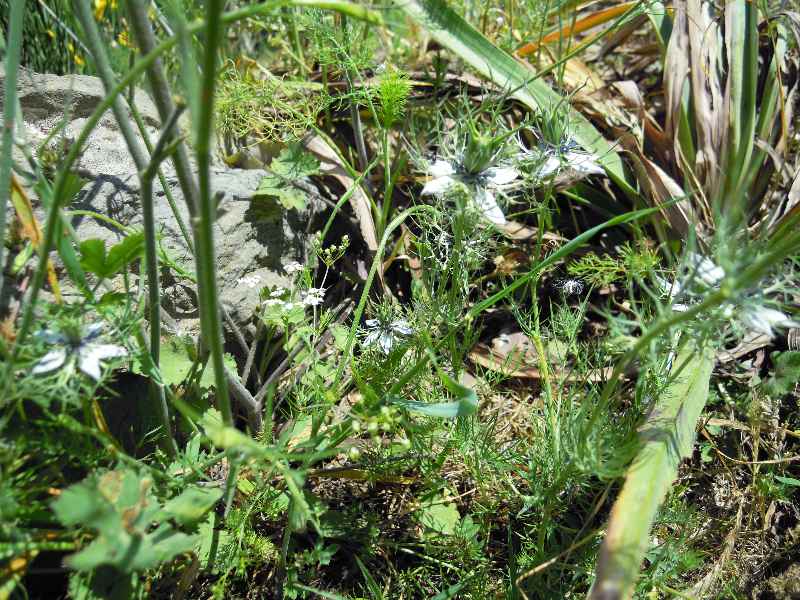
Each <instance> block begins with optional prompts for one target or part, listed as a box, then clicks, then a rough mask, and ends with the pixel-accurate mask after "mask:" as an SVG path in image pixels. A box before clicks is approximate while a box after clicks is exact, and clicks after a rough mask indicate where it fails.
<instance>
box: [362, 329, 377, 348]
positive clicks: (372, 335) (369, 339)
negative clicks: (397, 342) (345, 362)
mask: <svg viewBox="0 0 800 600" xmlns="http://www.w3.org/2000/svg"><path fill="white" fill-rule="evenodd" d="M379 337H381V330H380V329H376V330H375V331H370V332H369V333H368V334H367V335H366V337H365V338H364V341H363V342H361V345H362V346H364V347H365V348H366V347H368V346H372V345H373V344H375V342H377V341H378V338H379Z"/></svg>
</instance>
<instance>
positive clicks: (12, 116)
mask: <svg viewBox="0 0 800 600" xmlns="http://www.w3.org/2000/svg"><path fill="white" fill-rule="evenodd" d="M10 8H11V11H10V14H9V17H8V26H9V31H8V45H7V46H6V48H5V50H6V88H5V96H4V98H5V110H4V111H3V146H2V154H0V270H2V268H3V264H4V263H3V250H4V248H5V239H6V206H7V205H8V202H7V199H8V198H9V196H10V193H11V163H12V161H13V157H12V152H13V149H14V127H15V126H16V119H17V115H16V110H17V72H18V70H19V58H20V52H21V48H22V17H23V14H24V9H25V0H11V7H10ZM2 295H3V277H0V297H2Z"/></svg>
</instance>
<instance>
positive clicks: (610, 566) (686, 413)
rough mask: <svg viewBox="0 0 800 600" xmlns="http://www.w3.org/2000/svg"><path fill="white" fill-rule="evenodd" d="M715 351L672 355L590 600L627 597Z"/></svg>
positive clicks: (684, 449) (691, 431)
mask: <svg viewBox="0 0 800 600" xmlns="http://www.w3.org/2000/svg"><path fill="white" fill-rule="evenodd" d="M713 367H714V353H713V352H712V351H710V350H709V349H708V348H698V347H697V346H695V345H694V344H693V343H687V344H686V345H685V347H684V348H683V349H682V350H681V352H680V353H679V354H678V357H677V358H676V359H675V362H674V366H673V371H672V374H673V375H674V376H675V377H674V380H673V381H672V383H671V384H670V385H669V386H668V387H667V389H666V390H664V392H663V393H662V394H661V396H660V397H659V398H658V399H657V401H656V403H655V406H654V408H653V410H652V412H651V413H650V415H649V416H648V418H647V421H646V422H645V423H644V425H643V427H642V428H641V429H640V434H639V435H640V440H641V443H642V446H641V449H640V450H639V452H638V453H637V455H636V457H635V458H634V459H633V462H632V463H631V465H630V467H629V468H628V473H627V475H626V477H625V484H624V485H623V487H622V491H621V492H620V494H619V497H618V498H617V500H616V502H615V503H614V506H613V508H612V509H611V517H610V518H609V522H608V528H607V532H606V537H605V540H604V541H603V545H602V547H601V549H600V555H599V558H598V561H597V576H596V579H595V582H594V585H593V586H592V591H591V592H590V594H589V598H590V599H592V600H594V599H599V598H630V597H631V595H632V594H633V589H634V584H635V583H636V578H637V577H638V575H639V569H640V566H641V564H642V560H643V559H644V556H645V553H646V551H647V548H648V546H649V544H650V528H651V527H652V525H653V522H654V521H655V518H656V514H657V513H658V508H659V506H660V505H661V503H662V502H663V500H664V498H665V497H666V495H667V492H668V491H669V488H670V486H671V485H672V482H673V481H674V479H675V477H677V474H678V466H679V464H680V462H681V459H682V458H683V457H688V456H690V455H691V453H692V450H693V448H694V437H695V426H696V424H697V420H698V419H699V418H700V413H701V412H702V410H703V407H704V406H705V404H706V400H707V399H708V385H709V380H710V378H711V371H712V370H713Z"/></svg>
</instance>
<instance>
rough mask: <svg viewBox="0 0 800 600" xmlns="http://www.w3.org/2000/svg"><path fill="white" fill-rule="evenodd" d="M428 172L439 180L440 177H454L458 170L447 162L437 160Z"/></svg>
mask: <svg viewBox="0 0 800 600" xmlns="http://www.w3.org/2000/svg"><path fill="white" fill-rule="evenodd" d="M428 172H429V173H430V174H431V177H434V178H438V177H449V176H451V175H453V174H454V173H455V172H456V170H455V169H454V168H453V165H452V164H451V163H449V162H448V161H446V160H437V161H434V163H433V164H432V165H431V166H430V167H428Z"/></svg>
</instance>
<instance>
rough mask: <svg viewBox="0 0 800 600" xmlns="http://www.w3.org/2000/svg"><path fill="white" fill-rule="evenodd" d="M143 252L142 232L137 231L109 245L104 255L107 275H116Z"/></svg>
mask: <svg viewBox="0 0 800 600" xmlns="http://www.w3.org/2000/svg"><path fill="white" fill-rule="evenodd" d="M142 252H144V232H142V231H137V232H136V233H131V234H128V235H127V236H125V238H124V239H123V240H122V241H121V242H119V243H118V244H115V245H113V246H112V247H111V249H110V250H109V251H108V256H107V257H106V271H107V272H108V275H107V276H108V277H111V276H113V275H116V274H117V273H119V272H121V271H122V270H123V269H124V268H125V267H127V266H128V265H129V264H130V263H132V262H133V261H134V260H136V259H137V258H139V257H140V256H141V255H142Z"/></svg>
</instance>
